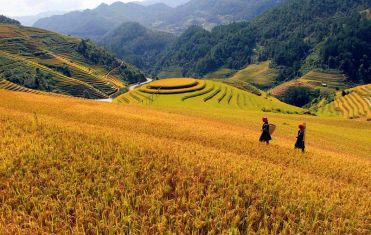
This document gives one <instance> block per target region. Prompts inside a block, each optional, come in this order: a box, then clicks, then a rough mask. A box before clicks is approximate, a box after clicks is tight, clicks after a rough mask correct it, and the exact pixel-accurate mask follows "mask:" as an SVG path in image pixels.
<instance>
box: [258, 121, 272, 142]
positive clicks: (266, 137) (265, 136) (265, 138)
mask: <svg viewBox="0 0 371 235" xmlns="http://www.w3.org/2000/svg"><path fill="white" fill-rule="evenodd" d="M271 140H272V137H271V134H270V133H269V123H268V118H267V117H263V127H262V134H261V136H260V138H259V141H260V142H266V143H267V145H268V144H269V141H271Z"/></svg>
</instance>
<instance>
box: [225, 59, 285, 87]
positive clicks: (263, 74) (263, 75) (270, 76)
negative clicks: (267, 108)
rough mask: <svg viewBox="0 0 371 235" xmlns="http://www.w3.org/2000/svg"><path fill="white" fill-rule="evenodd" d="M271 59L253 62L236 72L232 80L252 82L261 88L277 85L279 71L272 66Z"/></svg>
mask: <svg viewBox="0 0 371 235" xmlns="http://www.w3.org/2000/svg"><path fill="white" fill-rule="evenodd" d="M269 66H270V61H265V62H262V63H259V64H251V65H249V66H247V67H246V68H244V69H242V70H240V71H238V72H237V73H236V74H234V75H233V76H232V77H231V78H230V80H239V81H242V82H247V83H250V84H252V85H254V86H256V87H258V88H260V89H269V88H272V87H273V86H274V85H275V79H276V77H277V75H278V72H277V71H276V70H275V69H273V68H270V67H269Z"/></svg>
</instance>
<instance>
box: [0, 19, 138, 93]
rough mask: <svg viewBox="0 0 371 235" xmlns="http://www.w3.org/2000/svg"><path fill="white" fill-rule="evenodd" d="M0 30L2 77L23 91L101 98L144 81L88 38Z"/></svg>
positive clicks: (17, 27) (13, 27)
mask: <svg viewBox="0 0 371 235" xmlns="http://www.w3.org/2000/svg"><path fill="white" fill-rule="evenodd" d="M0 32H1V34H0V76H2V78H3V79H6V80H7V81H9V82H12V83H14V84H17V85H19V86H21V87H24V88H28V89H33V90H40V91H45V92H54V93H59V94H64V95H71V96H77V97H84V98H92V99H94V98H99V99H101V98H108V97H110V96H115V95H116V94H120V90H121V89H122V88H123V87H124V86H125V85H124V84H125V83H126V84H127V83H134V82H138V81H144V80H145V78H144V75H143V74H142V73H140V71H139V70H138V69H136V68H134V67H133V66H131V65H128V64H126V63H124V62H123V61H120V60H118V59H116V58H115V57H114V56H112V55H111V54H109V53H108V52H106V51H105V50H103V49H101V48H98V47H96V46H95V45H94V44H92V43H91V42H88V41H85V40H82V41H81V40H80V39H77V38H72V37H67V36H62V35H59V34H56V33H52V32H48V31H44V30H40V29H35V28H28V27H22V26H20V25H10V24H2V25H0Z"/></svg>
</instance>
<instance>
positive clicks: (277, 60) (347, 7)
mask: <svg viewBox="0 0 371 235" xmlns="http://www.w3.org/2000/svg"><path fill="white" fill-rule="evenodd" d="M370 7H371V4H370V2H368V1H361V0H352V1H348V0H335V1H332V2H331V3H329V2H324V1H322V0H288V1H285V2H284V3H283V4H281V5H280V6H278V7H276V8H274V9H272V10H270V11H268V12H266V13H264V14H262V15H261V16H258V17H257V18H256V19H255V20H252V21H251V22H250V23H246V22H242V23H234V24H230V25H224V26H218V27H215V28H214V29H213V30H212V31H211V32H209V31H206V30H204V29H202V28H197V27H192V28H190V29H189V30H187V31H186V32H185V33H184V34H183V35H181V36H180V37H179V39H178V40H177V42H176V43H175V44H174V46H173V47H171V48H170V49H168V50H167V51H166V52H165V53H164V55H163V56H162V59H161V60H159V61H158V65H157V70H158V71H161V70H162V69H168V68H170V67H172V66H174V65H180V66H181V67H182V68H183V70H182V75H183V76H199V77H201V76H204V75H205V74H210V73H212V72H214V71H218V70H219V69H220V68H228V69H236V70H239V69H241V68H244V67H246V66H247V65H249V64H251V63H252V61H254V62H255V61H256V60H258V61H267V60H271V61H272V64H271V67H273V68H274V69H275V71H276V73H277V74H274V75H276V76H275V80H277V81H278V82H282V81H287V80H291V79H294V78H296V77H300V76H302V74H301V73H302V71H304V70H305V71H310V70H313V69H325V70H328V69H329V68H330V69H336V70H339V71H340V72H341V73H344V74H346V75H347V80H346V82H348V83H354V82H356V83H368V80H367V79H368V78H370V77H371V76H370V70H369V66H370V58H371V56H369V55H370V52H369V48H370V40H368V39H369V38H370V35H369V32H371V25H370V24H371V23H370V20H369V19H367V17H362V16H361V15H360V12H361V11H362V10H365V9H368V8H370ZM363 15H364V14H363ZM353 44H354V46H355V48H354V50H352V47H351V45H353ZM361 48H364V50H362V49H361ZM308 58H310V63H309V60H308ZM352 58H354V59H355V61H351V60H352Z"/></svg>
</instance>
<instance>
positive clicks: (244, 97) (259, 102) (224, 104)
mask: <svg viewBox="0 0 371 235" xmlns="http://www.w3.org/2000/svg"><path fill="white" fill-rule="evenodd" d="M115 102H116V103H122V104H144V105H147V106H154V107H164V106H165V107H169V106H170V107H180V108H184V107H188V108H196V109H210V110H212V109H215V108H216V109H218V108H219V109H220V108H221V109H242V110H256V111H258V110H259V111H262V110H264V111H266V112H283V113H303V112H304V110H303V109H301V108H298V107H295V106H291V105H288V104H285V103H283V102H281V101H279V100H278V99H276V98H274V97H270V96H267V95H265V94H263V93H262V94H261V95H255V94H252V93H250V92H247V91H244V90H241V89H238V88H236V87H233V86H230V85H227V84H224V83H221V82H217V81H211V80H197V79H191V78H186V79H184V78H175V79H163V80H158V81H154V82H151V83H148V84H146V85H144V86H142V87H139V88H137V89H135V90H133V91H130V92H128V93H125V94H123V95H121V96H119V97H117V98H116V99H115Z"/></svg>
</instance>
